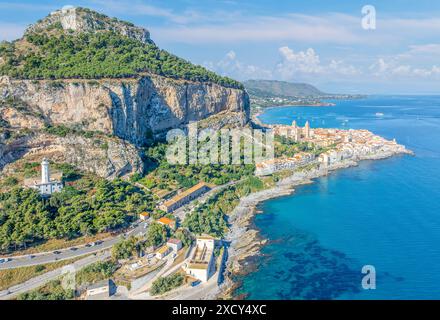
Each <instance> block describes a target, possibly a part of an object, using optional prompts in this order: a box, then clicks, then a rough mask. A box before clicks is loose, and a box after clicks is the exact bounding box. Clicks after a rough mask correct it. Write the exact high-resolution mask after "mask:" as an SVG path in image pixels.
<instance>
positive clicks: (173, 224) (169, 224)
mask: <svg viewBox="0 0 440 320" xmlns="http://www.w3.org/2000/svg"><path fill="white" fill-rule="evenodd" d="M156 222H157V223H160V224H162V225H164V226H167V227H169V228H170V229H172V230H175V229H176V226H177V225H176V221H175V220H172V219H170V218H166V217H162V218H160V219H157V220H156Z"/></svg>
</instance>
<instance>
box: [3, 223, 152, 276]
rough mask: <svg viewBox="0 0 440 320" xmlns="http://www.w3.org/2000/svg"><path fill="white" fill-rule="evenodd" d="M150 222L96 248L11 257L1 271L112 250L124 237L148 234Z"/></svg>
mask: <svg viewBox="0 0 440 320" xmlns="http://www.w3.org/2000/svg"><path fill="white" fill-rule="evenodd" d="M147 226H148V222H147V221H144V222H141V223H135V224H134V225H132V228H131V229H130V230H129V231H127V232H126V233H124V234H121V235H118V236H114V237H111V238H107V239H104V240H102V242H98V244H96V245H94V246H90V245H81V246H75V247H70V248H65V249H59V250H54V251H51V252H40V253H33V254H27V255H22V256H12V257H9V258H10V259H11V260H10V261H8V262H3V263H0V270H5V269H14V268H21V267H29V266H35V265H39V264H46V263H51V262H56V261H62V260H67V259H74V258H78V257H81V256H85V255H89V254H92V253H95V252H98V251H102V250H106V249H110V248H111V247H112V246H113V245H115V244H116V243H118V242H119V241H121V239H122V238H123V237H129V236H132V235H133V236H136V235H139V234H140V233H144V232H146V228H147Z"/></svg>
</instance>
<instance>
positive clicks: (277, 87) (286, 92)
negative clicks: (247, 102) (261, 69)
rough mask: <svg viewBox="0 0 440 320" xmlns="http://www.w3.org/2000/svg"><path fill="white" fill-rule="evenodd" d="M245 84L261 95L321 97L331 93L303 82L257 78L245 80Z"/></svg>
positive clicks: (251, 91)
mask: <svg viewBox="0 0 440 320" xmlns="http://www.w3.org/2000/svg"><path fill="white" fill-rule="evenodd" d="M243 84H244V86H245V87H246V89H247V90H248V92H249V93H255V94H259V95H274V96H282V97H320V96H328V95H329V94H328V93H324V92H322V91H321V90H319V89H317V88H316V87H315V86H313V85H311V84H308V83H302V82H297V83H295V82H287V81H280V80H263V79H261V80H260V79H255V80H247V81H244V82H243Z"/></svg>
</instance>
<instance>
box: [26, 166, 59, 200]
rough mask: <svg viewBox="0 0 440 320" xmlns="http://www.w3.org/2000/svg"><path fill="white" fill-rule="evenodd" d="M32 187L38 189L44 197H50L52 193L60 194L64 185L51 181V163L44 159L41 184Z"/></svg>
mask: <svg viewBox="0 0 440 320" xmlns="http://www.w3.org/2000/svg"><path fill="white" fill-rule="evenodd" d="M30 187H31V188H33V189H37V190H38V191H39V192H40V194H41V195H43V196H50V195H51V194H52V193H55V192H60V191H61V190H62V189H63V183H62V182H61V181H58V180H51V179H50V168H49V161H48V160H47V159H46V158H44V159H43V161H42V162H41V182H40V183H35V184H34V185H31V186H30Z"/></svg>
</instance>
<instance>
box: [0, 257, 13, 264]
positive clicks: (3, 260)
mask: <svg viewBox="0 0 440 320" xmlns="http://www.w3.org/2000/svg"><path fill="white" fill-rule="evenodd" d="M11 260H12V259H11V258H1V259H0V263H6V262H9V261H11Z"/></svg>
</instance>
